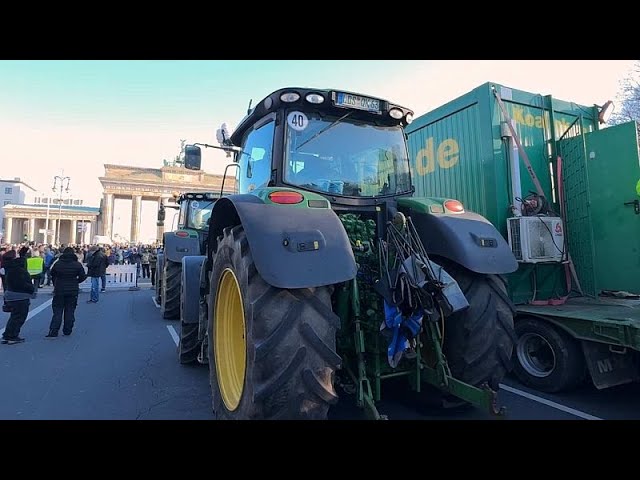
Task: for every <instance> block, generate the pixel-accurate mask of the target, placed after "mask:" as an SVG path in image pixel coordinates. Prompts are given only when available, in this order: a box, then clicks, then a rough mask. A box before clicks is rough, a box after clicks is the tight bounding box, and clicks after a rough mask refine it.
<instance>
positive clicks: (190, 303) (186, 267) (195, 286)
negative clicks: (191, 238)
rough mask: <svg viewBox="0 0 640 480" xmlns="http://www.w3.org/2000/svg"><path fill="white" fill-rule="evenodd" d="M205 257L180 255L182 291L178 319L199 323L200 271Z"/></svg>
mask: <svg viewBox="0 0 640 480" xmlns="http://www.w3.org/2000/svg"><path fill="white" fill-rule="evenodd" d="M206 259H207V257H206V256H204V255H198V256H186V257H182V286H181V288H182V293H181V295H180V301H181V302H182V305H180V320H182V322H184V323H199V321H200V320H199V316H198V315H199V309H200V271H201V270H202V264H203V263H204V261H205V260H206Z"/></svg>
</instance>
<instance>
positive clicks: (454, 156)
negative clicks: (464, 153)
mask: <svg viewBox="0 0 640 480" xmlns="http://www.w3.org/2000/svg"><path fill="white" fill-rule="evenodd" d="M436 158H437V160H438V165H439V166H440V168H451V167H453V166H455V165H456V164H457V163H458V161H459V160H460V146H459V145H458V142H457V141H455V140H454V139H453V138H447V139H445V140H443V141H442V142H440V143H439V144H438V148H437V149H436V148H435V145H434V141H433V137H429V138H428V139H427V140H426V142H425V147H424V148H422V149H420V150H418V153H417V155H416V171H417V172H418V175H428V174H430V173H433V172H434V171H435V170H436Z"/></svg>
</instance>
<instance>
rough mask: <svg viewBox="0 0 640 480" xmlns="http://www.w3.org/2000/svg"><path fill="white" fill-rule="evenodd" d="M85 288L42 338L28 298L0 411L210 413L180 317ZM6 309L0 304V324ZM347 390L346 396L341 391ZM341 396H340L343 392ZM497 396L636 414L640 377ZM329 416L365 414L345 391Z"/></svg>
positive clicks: (533, 415) (525, 414) (533, 412)
mask: <svg viewBox="0 0 640 480" xmlns="http://www.w3.org/2000/svg"><path fill="white" fill-rule="evenodd" d="M88 298H89V297H88V293H82V294H81V295H80V298H79V302H78V308H77V311H76V318H77V320H76V326H75V328H74V331H73V334H72V335H71V336H69V337H65V336H62V335H61V336H59V337H57V338H54V339H48V338H45V335H46V334H47V331H48V325H49V322H50V320H51V299H52V296H51V295H50V291H49V290H47V289H44V290H41V291H40V293H39V295H38V298H36V299H35V300H34V301H32V305H31V309H30V317H29V319H28V321H27V322H26V324H25V325H24V327H23V329H22V332H21V336H23V337H24V338H25V339H26V342H25V343H23V344H18V345H0V392H1V393H0V398H1V400H0V419H53V420H62V419H91V420H93V419H105V420H106V419H117V420H134V419H173V420H207V419H212V418H213V416H212V413H211V402H210V390H209V380H208V369H207V367H206V366H200V365H195V366H184V365H180V364H179V363H178V361H177V356H176V344H177V338H178V337H177V329H178V328H179V323H178V322H176V321H167V320H163V319H162V317H161V316H160V311H159V309H158V308H157V306H156V305H155V303H154V302H153V299H152V290H150V288H149V285H148V284H142V286H141V289H140V290H139V291H109V292H106V293H103V294H101V296H100V301H99V303H97V304H87V303H86V300H88ZM8 317H9V314H8V313H3V312H0V331H1V330H2V329H3V328H4V326H5V324H6V321H7V319H8ZM343 397H344V396H343ZM341 398H342V397H341ZM499 403H500V404H501V405H504V406H505V407H506V408H507V415H506V418H507V419H513V420H551V419H557V420H581V419H587V420H596V419H640V384H632V385H623V386H619V387H615V388H612V389H608V390H603V391H598V390H596V389H595V388H594V387H593V386H590V385H585V386H583V387H581V388H580V389H578V390H576V391H574V392H571V393H565V394H560V395H550V394H543V393H539V392H535V391H533V390H530V389H527V388H526V387H523V386H522V385H519V384H518V383H517V381H516V380H514V379H511V378H508V379H506V380H505V382H504V384H503V388H502V389H501V391H500V393H499ZM379 408H380V411H381V413H383V414H386V415H387V416H388V417H389V418H390V419H398V420H409V419H425V420H426V419H446V420H457V419H460V420H464V419H493V418H494V417H491V416H489V414H488V413H486V412H484V411H480V410H478V409H468V410H464V411H458V412H448V413H446V414H441V413H438V412H433V411H422V410H418V409H416V407H415V405H409V404H405V403H403V402H402V401H400V400H387V401H386V402H385V401H383V402H381V404H380V405H379ZM329 417H330V418H331V419H361V418H363V415H362V412H361V411H360V410H359V409H357V408H356V407H355V405H354V403H353V401H352V399H350V398H349V397H347V398H342V399H341V401H340V402H339V404H338V405H337V406H335V407H333V408H332V409H331V411H330V414H329Z"/></svg>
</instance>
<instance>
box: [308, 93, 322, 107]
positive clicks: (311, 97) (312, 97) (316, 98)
mask: <svg viewBox="0 0 640 480" xmlns="http://www.w3.org/2000/svg"><path fill="white" fill-rule="evenodd" d="M304 98H305V100H306V101H307V102H309V103H315V104H316V105H319V104H321V103H322V102H324V97H323V96H322V95H320V94H319V93H310V94H308V95H307V96H306V97H304Z"/></svg>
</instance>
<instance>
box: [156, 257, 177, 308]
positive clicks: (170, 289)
mask: <svg viewBox="0 0 640 480" xmlns="http://www.w3.org/2000/svg"><path fill="white" fill-rule="evenodd" d="M181 278H182V263H181V262H172V261H171V260H167V259H165V266H164V274H163V279H162V299H161V300H162V303H161V304H160V305H161V307H160V310H161V312H162V318H165V319H167V320H177V319H179V318H180V279H181Z"/></svg>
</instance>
